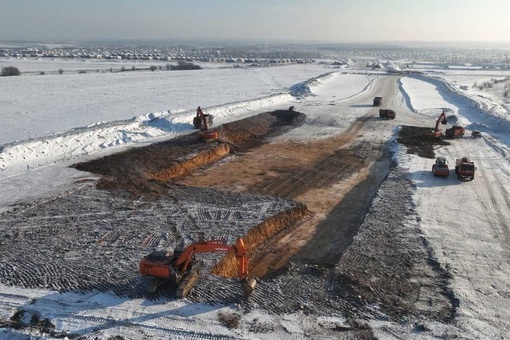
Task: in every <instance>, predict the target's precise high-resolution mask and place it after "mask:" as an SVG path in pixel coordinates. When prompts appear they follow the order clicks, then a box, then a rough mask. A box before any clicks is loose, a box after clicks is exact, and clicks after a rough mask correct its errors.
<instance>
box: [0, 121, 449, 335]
mask: <svg viewBox="0 0 510 340" xmlns="http://www.w3.org/2000/svg"><path fill="white" fill-rule="evenodd" d="M304 118H305V116H304V115H303V114H300V113H299V112H293V111H276V112H270V113H264V114H260V115H258V116H255V117H251V118H248V119H244V120H241V121H238V122H234V123H230V124H226V125H224V126H221V127H219V128H218V130H219V132H220V140H219V141H217V142H212V143H202V142H200V141H199V138H198V136H197V135H190V136H186V137H182V138H178V139H175V140H169V141H167V142H163V143H158V144H154V145H151V146H148V147H144V148H134V149H132V150H129V151H126V152H122V153H118V154H115V155H112V156H108V157H103V158H99V159H96V160H93V161H90V162H86V163H79V164H76V165H75V167H76V168H77V169H79V170H83V171H89V172H93V173H96V174H99V175H101V176H102V177H101V179H100V180H99V181H98V182H97V183H77V188H76V190H74V191H72V192H68V193H62V194H61V195H60V196H58V197H53V198H51V199H48V200H45V201H38V202H27V204H26V205H20V206H17V207H14V208H13V209H12V211H10V212H8V213H5V214H3V215H1V216H0V220H1V229H0V244H1V246H2V250H3V251H2V257H1V258H0V274H1V275H0V282H2V283H4V284H8V285H15V286H20V287H26V288H34V287H41V288H51V289H55V290H57V291H71V290H72V291H87V290H93V289H98V290H100V291H107V290H112V291H114V292H115V293H117V294H118V295H121V296H130V297H147V298H150V296H148V295H147V293H146V291H145V289H146V287H147V285H148V281H147V280H146V279H144V278H141V277H140V276H139V275H138V273H137V266H138V261H139V260H140V258H141V257H143V255H145V254H146V253H147V252H149V251H150V250H152V249H159V250H163V249H169V248H175V247H178V246H180V245H183V244H189V243H191V242H193V241H197V240H198V239H200V238H204V239H216V238H226V239H228V240H229V242H233V240H235V238H236V237H239V236H242V237H244V238H245V241H246V243H247V247H248V250H249V258H250V271H251V276H253V277H257V278H258V279H259V284H258V286H257V288H256V290H255V291H254V293H253V295H252V296H251V297H250V299H249V300H247V301H246V300H244V299H243V298H242V296H241V292H240V289H239V286H238V282H237V280H235V279H230V278H232V277H235V267H234V261H233V259H232V258H230V257H221V256H219V255H218V254H205V255H204V256H203V257H201V261H202V262H203V265H204V267H205V268H206V269H207V270H206V271H205V272H206V274H205V275H202V276H201V278H200V279H199V281H198V284H197V285H196V287H195V288H194V289H193V291H192V292H191V293H190V295H189V296H188V298H189V300H191V301H193V302H206V303H218V302H220V303H223V304H230V303H239V304H240V305H241V306H242V307H243V308H244V309H245V310H250V309H253V308H262V309H265V310H268V311H271V312H274V313H285V312H296V311H302V312H304V313H305V314H311V315H327V314H336V313H341V314H342V315H345V316H347V317H348V319H349V325H350V326H348V327H346V328H342V329H322V330H321V334H322V335H327V336H334V337H338V338H341V337H342V336H345V337H349V336H354V337H356V338H366V339H370V338H373V335H372V332H371V330H370V329H369V328H368V327H367V326H366V325H365V324H364V323H363V322H362V321H360V320H363V319H366V318H367V317H371V318H374V317H375V318H391V319H393V320H396V321H398V320H401V319H402V318H406V317H409V316H420V315H422V316H426V317H428V318H432V319H435V320H439V321H444V322H448V321H449V320H451V318H452V317H453V315H454V313H455V303H456V299H455V297H454V296H452V294H451V291H450V290H449V289H448V280H449V276H448V275H447V273H445V272H443V271H442V270H441V269H440V268H439V266H438V265H437V263H436V262H435V260H434V254H433V253H432V251H431V250H430V247H429V246H428V244H427V241H426V240H425V239H424V238H423V237H422V236H421V233H420V230H419V222H418V221H417V220H416V216H415V213H414V207H413V206H412V202H411V195H412V190H413V187H412V186H411V184H410V183H409V181H407V180H406V178H405V173H403V172H401V171H400V170H399V168H398V166H396V165H394V164H391V153H390V151H389V147H388V145H387V143H386V141H383V140H380V139H378V138H377V137H371V138H372V139H370V138H368V137H365V136H363V131H364V129H372V128H374V126H376V125H377V124H379V123H378V122H377V121H374V120H373V119H372V118H373V117H370V116H368V115H367V116H365V117H360V118H359V119H358V120H357V121H355V122H354V123H353V124H352V126H351V127H350V128H349V129H348V130H347V131H346V132H345V133H343V134H341V135H339V136H336V137H332V138H328V139H323V140H317V141H308V142H306V143H296V142H289V141H282V142H275V141H274V140H272V137H274V136H277V135H281V134H282V133H285V132H286V131H288V130H289V129H291V128H293V127H295V126H299V125H300V124H302V123H303V121H304ZM422 132H423V131H422V129H421V128H414V127H402V130H401V134H400V136H399V138H398V141H399V143H401V144H404V145H406V146H407V147H408V148H409V152H412V153H417V154H419V155H421V156H423V157H431V158H433V147H434V145H435V144H437V143H442V142H440V141H439V142H438V141H437V140H430V139H427V138H425V137H424V136H423V133H422ZM372 135H373V134H372ZM28 254H30V255H29V256H28ZM14 268H15V269H14ZM208 272H209V273H212V274H209V273H208ZM162 294H163V295H164V296H166V297H167V298H175V295H174V293H173V291H172V287H168V289H166V290H165V291H163V293H162Z"/></svg>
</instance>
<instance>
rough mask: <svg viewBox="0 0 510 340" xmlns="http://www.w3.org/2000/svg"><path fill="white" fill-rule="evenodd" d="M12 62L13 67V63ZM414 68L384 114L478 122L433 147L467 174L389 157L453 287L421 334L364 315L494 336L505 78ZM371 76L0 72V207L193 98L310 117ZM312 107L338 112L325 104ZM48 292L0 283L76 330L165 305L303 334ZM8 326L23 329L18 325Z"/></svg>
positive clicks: (153, 131)
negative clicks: (409, 185)
mask: <svg viewBox="0 0 510 340" xmlns="http://www.w3.org/2000/svg"><path fill="white" fill-rule="evenodd" d="M16 66H17V67H19V68H20V69H22V68H23V61H19V64H17V65H16ZM30 67H33V65H31V66H30ZM415 69H416V68H415ZM424 72H425V75H410V76H406V77H403V78H401V80H400V81H399V82H400V83H399V84H400V90H401V91H400V93H399V95H398V96H397V98H396V99H395V101H394V103H395V104H393V105H394V106H395V107H396V108H398V109H400V111H398V112H399V113H398V116H397V119H396V120H395V123H396V124H399V120H401V121H405V123H406V124H410V123H413V122H414V123H415V124H416V125H421V126H427V125H423V122H425V124H428V125H430V126H431V127H433V125H434V123H435V120H436V119H437V117H438V116H439V114H440V113H441V111H442V110H445V111H446V112H447V115H448V116H449V124H458V125H463V126H465V127H466V129H467V130H468V132H469V131H470V130H479V131H481V132H482V134H483V138H482V139H476V140H475V139H471V138H470V137H467V136H466V137H464V138H463V139H461V140H457V141H454V142H452V143H451V145H448V146H443V147H440V148H438V149H437V150H436V154H437V155H438V156H445V157H447V159H448V160H449V161H450V165H453V162H454V160H455V158H458V157H461V156H464V155H468V156H469V157H471V158H472V159H473V160H474V161H475V163H476V165H477V168H478V169H477V177H476V178H475V180H474V181H472V182H465V183H461V182H459V181H458V180H457V178H455V176H450V178H448V179H443V178H434V177H432V175H431V173H430V168H431V165H432V161H431V160H430V159H424V158H420V157H418V156H416V155H410V154H407V153H406V152H405V149H404V148H398V147H396V149H395V159H396V160H397V162H398V164H399V166H400V167H401V168H403V169H406V171H407V172H408V176H409V178H410V179H411V180H412V182H413V184H414V186H415V191H414V192H413V201H414V203H415V204H416V212H417V214H418V216H419V223H420V227H421V229H422V232H423V235H424V237H425V238H426V239H427V240H428V242H430V244H431V246H432V249H433V250H434V253H435V256H436V257H437V259H438V262H439V263H440V264H441V266H442V267H443V268H445V269H446V270H447V271H448V272H449V273H450V274H451V275H452V279H451V285H452V290H453V291H454V293H455V296H456V297H457V298H458V299H459V308H458V313H457V316H456V318H455V320H454V321H453V323H452V324H449V325H439V324H434V323H432V322H431V323H429V324H428V327H429V328H431V332H415V331H413V329H414V328H413V325H412V324H392V323H390V322H384V321H380V320H372V321H371V326H372V327H373V328H374V332H375V334H376V335H377V336H378V337H379V338H381V339H397V338H405V339H411V338H413V339H428V338H445V336H446V335H445V334H448V335H451V336H453V335H456V336H458V337H460V338H466V339H473V338H478V339H508V338H510V321H509V320H510V310H509V309H508V306H510V229H509V226H510V189H509V188H510V137H509V134H508V132H509V131H510V115H509V112H508V98H507V97H505V96H504V86H505V84H507V83H510V80H508V81H506V82H504V81H501V82H499V83H497V84H494V85H495V86H492V87H488V86H487V87H483V88H482V89H480V88H479V87H478V86H473V84H475V83H476V84H483V83H484V82H486V81H490V79H493V78H494V79H498V80H499V79H503V78H505V77H506V75H505V74H502V73H503V72H502V71H498V72H496V73H499V74H500V75H497V74H495V73H494V71H492V72H493V73H490V72H489V71H487V72H482V71H472V72H470V71H467V70H462V71H455V70H451V71H450V70H442V72H441V73H439V72H436V71H431V72H430V75H427V70H424ZM460 72H462V73H460ZM509 75H510V72H509ZM379 76H380V75H378V74H374V73H368V72H367V71H366V70H356V69H342V70H341V71H340V70H334V69H329V68H325V67H323V66H319V65H307V66H306V68H305V67H304V66H303V65H293V66H281V67H264V68H246V69H245V68H243V69H234V68H225V69H221V68H211V69H204V70H202V71H179V72H154V73H152V72H135V73H97V72H96V73H87V74H69V75H66V74H65V73H64V74H62V75H60V74H54V75H53V74H51V75H50V74H47V75H44V76H41V75H35V74H34V75H25V76H21V77H3V78H1V79H0V93H1V94H2V95H1V97H0V115H1V116H2V118H3V124H2V125H1V126H0V169H1V172H0V188H1V189H0V190H1V191H0V211H6V210H8V209H9V205H11V204H13V203H15V202H17V201H18V200H26V199H27V198H29V197H37V196H44V195H47V194H48V193H50V192H52V191H58V190H63V189H64V188H66V187H67V186H69V185H71V184H70V183H71V180H72V179H73V178H74V177H78V176H81V177H83V173H81V174H78V173H77V171H75V170H73V169H68V168H66V166H67V165H69V164H70V162H76V161H77V160H78V159H80V160H81V159H84V158H88V157H94V156H97V155H100V154H104V153H105V152H115V151H117V150H120V149H122V148H123V147H125V146H136V145H145V144H146V143H150V142H153V141H156V140H161V139H165V138H172V137H173V136H176V135H178V134H181V133H189V132H191V131H192V125H191V121H192V118H193V116H194V114H195V109H196V107H197V106H202V108H204V109H205V111H206V112H207V113H211V114H213V115H214V116H215V117H216V121H215V122H217V123H218V124H221V123H225V122H229V121H232V120H236V119H240V118H244V117H247V116H250V115H253V114H257V113H260V112H263V111H268V110H273V109H280V108H286V107H288V106H290V105H295V106H296V107H298V108H302V111H303V112H304V113H306V114H308V113H310V115H312V116H316V117H320V116H321V114H322V110H321V108H323V107H325V106H326V105H330V104H331V103H339V102H342V101H343V100H346V99H347V98H353V97H355V96H356V95H358V94H360V93H364V92H366V91H368V90H369V89H370V87H371V86H372V84H373V82H376V81H378V78H379ZM502 90H503V91H502ZM359 110H360V108H352V109H350V110H346V111H345V116H342V120H343V123H342V124H343V125H342V124H341V126H340V128H339V129H336V130H333V129H328V128H327V127H324V131H323V134H317V133H316V132H317V126H310V127H309V129H307V128H306V125H305V127H304V128H300V129H297V130H296V131H300V132H301V133H302V134H303V135H305V134H315V135H314V136H318V137H319V136H321V137H322V136H324V135H330V134H334V133H338V131H339V130H341V129H342V128H346V127H347V126H348V125H349V123H350V122H352V121H353V120H355V119H356V117H357V116H358V115H359ZM401 116H402V118H401ZM321 119H322V121H326V120H328V119H330V120H335V121H338V117H336V116H331V117H321ZM427 122H428V123H427ZM296 131H293V134H294V136H293V138H304V137H303V136H302V135H301V136H298V135H295V134H296ZM374 133H378V132H374ZM468 135H469V134H468ZM291 136H292V134H291ZM318 137H317V138H318ZM452 177H453V178H452ZM50 293H51V292H48V291H44V290H24V289H19V288H14V287H6V286H0V301H1V302H2V304H4V305H5V304H11V306H12V305H16V304H21V305H22V304H23V303H29V301H30V299H32V298H37V297H43V296H44V297H45V299H42V300H38V301H39V302H38V303H37V304H36V305H34V306H33V308H34V310H39V311H42V312H44V314H45V315H51V314H52V313H54V314H55V315H57V317H56V321H58V315H62V314H64V313H70V314H71V313H72V314H73V315H75V321H74V323H73V324H66V323H61V324H59V323H58V322H57V324H56V327H57V328H58V329H62V330H66V331H70V332H75V333H78V334H80V333H86V332H90V330H91V329H92V328H93V327H94V318H95V317H101V318H110V319H112V320H117V321H119V320H126V321H129V322H131V323H140V324H144V325H149V326H153V327H154V328H158V327H164V326H165V325H164V323H165V322H166V319H165V316H169V315H172V316H174V317H178V318H179V319H180V320H181V323H180V324H179V325H174V326H175V327H177V328H179V329H182V338H186V337H187V336H188V337H189V336H190V334H192V333H193V332H196V333H197V334H207V335H208V336H211V335H214V336H217V337H218V338H220V337H222V336H224V337H232V338H266V339H269V338H274V337H275V336H278V337H280V338H289V339H290V338H306V337H305V336H304V331H303V330H304V329H305V327H306V325H308V324H309V323H310V322H312V320H310V319H307V318H306V317H305V316H303V315H300V314H298V315H281V316H275V315H269V314H267V313H265V312H262V311H261V312H253V313H252V314H249V315H243V320H244V321H246V320H249V319H254V318H258V319H259V320H264V321H267V322H268V323H271V322H275V323H278V324H279V325H281V326H283V328H284V329H285V330H286V333H285V334H281V333H278V334H272V333H271V332H268V333H264V334H260V333H258V334H257V335H253V334H251V333H250V330H249V329H247V328H243V325H246V324H248V323H246V322H241V323H240V326H239V328H238V329H236V330H230V329H227V328H225V327H223V326H222V325H221V324H220V323H219V322H218V320H217V314H218V312H219V310H223V309H225V310H227V311H229V312H231V313H232V312H235V311H236V306H222V307H221V308H218V307H211V306H203V305H193V304H189V303H187V302H186V301H172V302H167V301H156V302H148V301H142V300H129V299H120V298H117V297H115V296H114V295H111V294H105V293H101V294H100V293H97V292H91V293H88V294H85V295H81V294H80V295H76V294H73V293H66V294H57V293H55V294H50ZM48 297H49V298H48ZM9 299H12V301H10V300H9ZM0 313H1V314H0V317H2V318H9V317H10V315H8V314H7V312H0ZM4 314H5V315H4ZM174 319H175V318H174ZM316 322H317V323H318V324H320V323H325V322H332V323H339V324H341V323H342V317H341V316H324V317H323V319H320V320H316ZM424 322H426V321H424ZM206 330H207V331H206ZM189 332H191V333H189ZM111 335H121V336H125V337H126V338H140V339H142V338H144V337H143V335H140V334H137V333H135V332H134V331H133V330H131V329H128V328H123V327H122V326H119V323H116V324H115V327H112V328H106V329H102V330H101V333H100V336H101V337H104V338H107V337H108V336H111ZM2 336H3V337H5V338H16V336H18V335H17V334H16V333H14V332H11V331H8V330H4V329H0V338H1V337H2ZM19 338H20V339H21V338H23V337H22V336H21V335H19ZM196 338H200V336H196Z"/></svg>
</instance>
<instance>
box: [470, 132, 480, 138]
mask: <svg viewBox="0 0 510 340" xmlns="http://www.w3.org/2000/svg"><path fill="white" fill-rule="evenodd" d="M471 137H473V138H482V133H481V132H480V131H472V132H471Z"/></svg>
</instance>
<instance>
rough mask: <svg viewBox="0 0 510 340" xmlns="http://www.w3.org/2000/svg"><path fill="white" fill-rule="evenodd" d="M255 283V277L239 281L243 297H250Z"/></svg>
mask: <svg viewBox="0 0 510 340" xmlns="http://www.w3.org/2000/svg"><path fill="white" fill-rule="evenodd" d="M256 285H257V281H256V280H255V279H244V280H242V281H241V290H242V291H243V295H244V297H245V298H249V297H250V295H251V293H253V290H254V289H255V286H256Z"/></svg>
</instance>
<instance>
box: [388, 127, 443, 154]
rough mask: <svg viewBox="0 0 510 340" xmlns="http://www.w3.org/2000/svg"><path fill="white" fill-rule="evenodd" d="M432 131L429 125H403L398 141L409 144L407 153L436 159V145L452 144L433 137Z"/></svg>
mask: <svg viewBox="0 0 510 340" xmlns="http://www.w3.org/2000/svg"><path fill="white" fill-rule="evenodd" d="M430 133H431V129H430V128H427V127H419V126H409V125H403V126H401V128H400V131H399V134H398V138H397V142H399V143H400V144H402V145H405V146H407V153H410V154H417V155H418V156H420V157H424V158H432V159H434V158H435V154H434V146H437V145H450V143H449V142H446V141H444V140H442V139H438V138H436V137H433V136H431V135H430Z"/></svg>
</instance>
